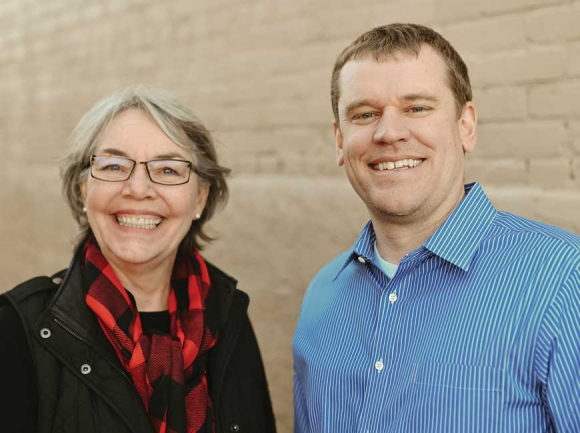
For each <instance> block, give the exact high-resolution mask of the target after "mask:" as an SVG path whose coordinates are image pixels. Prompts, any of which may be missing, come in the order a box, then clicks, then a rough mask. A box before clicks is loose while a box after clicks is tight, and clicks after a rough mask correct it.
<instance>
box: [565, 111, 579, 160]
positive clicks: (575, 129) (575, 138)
mask: <svg viewBox="0 0 580 433" xmlns="http://www.w3.org/2000/svg"><path fill="white" fill-rule="evenodd" d="M568 125H569V128H570V129H569V132H570V138H571V140H572V148H573V150H574V154H575V155H576V156H580V121H578V120H575V121H572V122H569V123H568Z"/></svg>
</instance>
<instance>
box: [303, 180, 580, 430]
mask: <svg viewBox="0 0 580 433" xmlns="http://www.w3.org/2000/svg"><path fill="white" fill-rule="evenodd" d="M466 192H467V195H466V197H465V199H464V200H463V201H462V202H461V203H460V205H459V206H458V207H457V209H455V211H454V212H453V214H452V215H451V216H450V217H449V218H448V220H447V221H446V222H445V223H444V224H443V225H442V226H441V227H440V228H439V229H438V230H437V231H436V232H435V233H434V234H433V236H431V237H430V238H429V239H428V240H427V241H426V242H425V243H424V244H423V246H421V247H420V248H418V249H417V250H415V251H413V252H411V253H410V254H408V255H407V256H405V257H404V258H403V260H401V263H400V265H399V268H398V269H397V272H396V274H395V275H394V277H393V278H392V279H389V278H388V277H387V276H386V275H385V274H384V273H383V272H382V271H381V269H380V265H379V264H378V263H374V262H373V259H374V254H373V248H374V243H375V234H374V231H373V227H372V224H371V223H370V222H369V223H368V224H367V225H366V227H365V228H364V229H363V231H362V233H361V235H360V237H359V239H358V240H357V242H356V243H355V245H354V247H353V248H352V249H351V250H349V251H347V252H345V253H343V254H342V255H340V256H339V257H337V258H336V259H335V260H334V261H332V262H331V263H329V264H328V265H327V266H325V267H324V268H323V269H322V270H321V271H320V272H319V274H318V275H317V276H316V277H315V278H314V280H313V281H312V283H311V285H310V287H309V288H308V290H307V292H306V294H305V297H304V300H303V305H302V311H301V313H300V318H299V321H298V325H297V327H296V332H295V335H294V340H293V352H294V370H295V371H294V395H295V398H294V400H295V431H296V432H297V433H307V432H313V433H314V432H332V433H335V432H349V433H350V432H361V433H365V432H369V433H370V432H372V433H385V432H400V433H410V432H411V433H412V432H421V433H423V432H429V433H439V432H441V433H443V432H445V433H453V432H469V433H472V432H481V433H490V432H526V433H535V432H538V433H539V432H547V431H548V432H550V431H558V432H559V431H565V432H580V237H579V236H577V235H574V234H572V233H569V232H566V231H563V230H560V229H558V228H555V227H551V226H548V225H545V224H541V223H537V222H533V221H529V220H526V219H524V218H520V217H517V216H514V215H511V214H508V213H504V212H498V211H496V210H495V209H494V207H493V206H492V205H491V203H490V202H489V200H488V198H487V196H486V195H485V193H484V192H483V189H482V188H481V186H480V185H479V184H472V185H467V186H466ZM394 294H395V295H396V296H394Z"/></svg>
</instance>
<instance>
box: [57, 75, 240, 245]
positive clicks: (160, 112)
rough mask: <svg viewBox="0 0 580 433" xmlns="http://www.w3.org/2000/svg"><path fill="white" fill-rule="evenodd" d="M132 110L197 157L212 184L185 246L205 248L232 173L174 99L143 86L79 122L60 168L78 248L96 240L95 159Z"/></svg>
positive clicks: (111, 98)
mask: <svg viewBox="0 0 580 433" xmlns="http://www.w3.org/2000/svg"><path fill="white" fill-rule="evenodd" d="M128 109H139V110H143V111H144V112H145V113H147V114H149V115H150V116H151V118H152V119H153V120H154V121H155V122H156V123H157V125H158V126H159V128H161V130H162V131H163V132H164V133H165V134H166V135H167V136H168V137H169V138H170V139H171V140H172V141H173V142H175V144H177V145H178V146H179V147H181V148H183V149H185V150H186V151H187V152H188V153H190V154H191V156H192V157H193V162H194V166H195V171H196V173H197V175H198V176H199V178H200V180H201V181H202V182H205V183H207V184H209V186H210V187H209V194H208V197H207V203H206V206H205V209H204V211H203V213H202V215H201V217H200V218H199V219H198V220H195V221H193V222H192V224H191V227H190V229H189V231H188V232H187V234H186V235H185V237H184V238H183V240H182V242H181V245H180V246H181V247H182V248H185V249H191V248H194V249H198V250H200V249H201V248H202V246H201V243H200V239H201V240H203V241H206V242H209V241H211V240H213V238H212V237H211V236H209V235H208V234H207V233H206V232H204V231H203V226H204V225H205V223H206V222H207V221H209V219H210V218H211V217H212V216H213V214H214V212H215V211H216V209H217V207H218V206H220V205H221V206H223V205H224V204H225V203H226V201H227V198H228V187H227V184H226V180H225V179H226V177H227V176H228V175H229V173H230V170H229V169H228V168H226V167H222V166H220V165H219V164H218V161H217V154H216V151H215V146H214V140H213V138H212V136H211V134H210V133H209V131H208V129H207V128H206V127H205V126H204V125H203V123H202V122H201V121H200V120H199V119H198V118H197V117H196V116H195V115H194V114H193V113H192V112H191V111H190V110H189V109H188V107H186V106H185V105H183V104H182V103H181V102H180V101H179V100H178V99H177V98H175V96H173V95H172V94H170V93H168V92H166V91H164V90H160V89H151V88H146V87H143V86H132V87H128V88H127V89H125V90H123V91H121V92H118V93H115V94H112V95H110V96H107V97H105V98H103V99H101V100H100V101H98V102H97V103H96V104H95V105H94V106H93V107H92V108H91V109H89V111H88V112H87V113H85V114H84V115H83V116H82V118H81V119H80V121H79V123H78V124H77V126H76V127H75V129H74V130H73V132H72V134H71V137H70V141H69V150H68V152H67V154H66V155H65V157H64V158H63V160H62V163H61V178H62V182H63V184H62V191H63V195H64V197H65V199H66V201H67V203H68V205H69V207H70V209H71V212H72V214H73V217H74V219H75V220H76V221H77V223H78V226H79V229H80V231H81V233H80V236H79V241H78V242H77V245H76V246H77V247H79V246H80V245H81V244H82V243H83V242H84V241H85V240H86V239H87V237H88V236H90V235H91V234H92V231H91V228H90V226H89V223H88V220H87V217H86V214H85V212H84V211H83V206H84V205H83V198H82V194H81V188H80V186H81V183H82V182H84V181H86V179H87V176H88V175H89V168H90V162H89V159H90V156H91V155H92V154H94V153H95V150H96V148H97V145H98V142H99V139H100V137H101V135H102V134H103V132H104V131H105V130H106V128H107V127H108V125H109V124H110V123H111V121H112V120H113V119H114V118H115V116H116V115H117V114H119V113H121V112H123V111H125V110H128Z"/></svg>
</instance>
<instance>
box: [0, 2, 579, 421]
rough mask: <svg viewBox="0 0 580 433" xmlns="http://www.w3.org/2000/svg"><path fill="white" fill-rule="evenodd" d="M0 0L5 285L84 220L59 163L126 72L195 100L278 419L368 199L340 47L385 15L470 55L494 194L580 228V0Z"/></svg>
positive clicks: (34, 267)
mask: <svg viewBox="0 0 580 433" xmlns="http://www.w3.org/2000/svg"><path fill="white" fill-rule="evenodd" d="M355 3H356V2H352V1H344V0H334V1H332V2H331V1H329V0H327V1H323V0H320V1H311V0H296V1H292V2H286V1H282V0H270V1H267V0H249V1H246V2H235V1H233V0H214V1H211V2H210V1H190V0H173V1H171V2H159V1H153V0H134V1H129V0H125V1H122V0H108V1H100V2H92V3H88V2H81V1H78V0H51V1H50V2H49V1H44V0H29V1H24V0H3V1H2V2H1V3H0V28H1V29H2V31H1V32H0V77H2V79H1V80H0V98H1V100H2V104H0V150H1V153H2V158H0V185H2V187H1V189H0V200H1V203H2V206H1V207H0V221H2V224H1V225H0V242H1V244H2V249H1V250H0V274H1V275H2V276H3V279H2V281H3V283H2V287H1V288H0V291H2V290H6V289H8V288H9V287H11V286H12V285H14V284H15V283H17V282H18V281H21V280H23V279H24V278H27V277H30V276H33V275H37V274H42V273H50V272H52V271H54V270H56V269H59V268H62V267H65V266H66V265H67V263H68V260H69V258H70V251H71V241H72V239H73V238H74V234H75V229H74V224H73V222H72V219H71V218H70V216H69V214H68V211H67V210H66V209H65V208H64V202H63V200H62V199H61V196H60V192H59V188H60V181H59V178H58V170H57V161H58V159H59V158H60V156H61V155H62V153H63V152H64V151H65V148H66V141H67V137H68V134H69V133H70V131H71V130H72V128H73V127H74V125H75V123H76V122H77V121H78V119H79V117H80V116H81V115H82V113H84V112H85V111H86V110H87V109H88V108H89V107H90V106H91V105H92V104H93V103H94V102H95V100H96V99H98V98H100V97H101V96H103V95H105V94H108V93H109V92H111V91H113V90H117V89H119V88H122V87H124V86H125V85H128V84H132V83H144V84H149V85H154V86H160V87H164V88H167V89H169V90H171V91H173V92H175V93H176V94H178V95H179V96H180V97H181V98H182V99H184V100H185V101H186V102H187V103H189V104H190V105H191V106H192V107H193V108H194V109H195V111H196V112H197V114H199V115H200V117H201V118H202V119H204V120H205V121H206V123H207V124H208V126H209V127H210V128H211V129H212V131H214V133H215V135H216V137H217V138H218V140H219V147H218V152H219V153H220V155H221V157H222V160H223V162H224V163H226V164H227V165H229V166H231V167H232V168H233V176H232V179H231V189H232V199H231V201H230V204H229V206H228V207H227V208H226V210H225V211H223V212H222V213H221V214H220V215H219V216H218V217H217V218H216V220H215V222H214V224H213V228H214V232H215V233H217V234H219V235H220V240H218V241H217V242H216V243H215V244H214V245H212V246H211V247H210V248H208V250H207V254H206V255H207V257H209V258H210V259H211V260H212V261H213V262H215V263H216V264H218V265H220V266H221V267H222V268H224V269H225V270H226V271H228V272H229V273H231V274H232V275H234V276H236V277H237V278H238V279H239V280H240V286H241V287H242V288H243V289H245V290H246V291H247V292H248V293H249V294H250V296H251V298H252V302H251V305H250V314H251V317H252V319H253V321H254V324H255V327H256V331H257V334H258V338H259V340H260V342H261V345H262V350H263V354H264V358H265V362H266V367H267V373H268V377H269V380H270V382H271V389H272V395H273V399H274V405H275V410H276V413H277V418H278V425H279V428H280V431H281V432H290V431H291V429H292V397H291V376H292V361H291V350H290V344H291V336H292V332H293V329H294V325H295V321H296V318H297V314H298V311H299V306H300V301H301V297H302V294H303V291H304V289H305V287H306V286H307V284H308V282H309V280H310V279H311V278H312V276H313V275H314V273H315V272H316V270H317V269H318V268H319V267H320V266H321V265H322V264H323V263H325V262H326V261H328V260H330V259H331V258H332V257H333V256H334V255H335V254H337V253H338V252H340V251H341V250H343V249H345V248H346V247H348V246H349V245H350V244H351V243H352V242H353V240H354V239H355V238H356V236H357V234H358V231H359V230H360V228H361V227H362V225H363V223H364V221H365V219H366V212H365V209H364V208H363V206H362V204H361V202H360V201H359V199H358V197H357V196H356V195H355V194H354V193H353V192H352V191H351V188H350V186H349V185H348V182H346V181H345V178H344V173H343V172H342V170H341V169H339V168H337V167H336V166H335V158H334V144H333V139H332V131H331V126H330V122H331V118H332V113H331V109H330V103H329V76H330V70H331V67H332V64H333V62H334V59H335V57H336V55H337V54H338V52H339V51H340V50H341V49H342V48H344V47H345V46H346V45H347V44H348V43H349V42H350V41H351V40H352V39H354V38H355V37H356V36H358V35H359V34H360V33H361V32H363V31H365V30H367V29H369V28H371V27H373V26H375V25H381V24H385V23H388V22H392V21H413V22H419V23H424V24H427V25H430V26H432V27H434V28H436V29H437V30H439V31H440V32H441V33H442V34H443V35H444V36H446V37H447V38H448V39H449V40H450V41H451V42H452V43H453V44H454V45H455V46H456V48H457V49H458V50H459V52H460V54H462V56H463V57H464V59H465V60H466V62H467V63H468V66H469V68H470V72H471V76H472V83H473V86H474V96H475V102H476V105H477V106H478V108H479V115H480V129H479V140H478V147H477V149H476V151H475V153H473V154H471V155H469V156H468V178H469V180H479V181H481V182H482V183H483V185H484V187H485V188H486V190H487V191H488V192H489V193H490V195H491V197H492V199H493V201H494V202H495V203H496V205H498V206H499V207H500V208H502V209H505V210H509V211H513V212H517V213H520V214H523V215H526V216H528V217H531V218H534V219H539V220H542V221H545V222H548V223H552V224H557V225H560V226H562V227H564V228H567V229H569V230H572V231H575V232H577V233H580V195H579V194H578V192H579V190H580V103H579V102H578V101H579V100H580V26H579V25H578V22H580V0H485V1H466V0H405V1H403V0H390V1H385V0H371V1H367V2H365V6H364V7H362V6H359V5H356V4H355Z"/></svg>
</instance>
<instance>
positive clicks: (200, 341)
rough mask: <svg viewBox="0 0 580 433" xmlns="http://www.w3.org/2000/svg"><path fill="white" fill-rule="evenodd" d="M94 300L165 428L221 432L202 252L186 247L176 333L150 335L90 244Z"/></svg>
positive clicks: (175, 294)
mask: <svg viewBox="0 0 580 433" xmlns="http://www.w3.org/2000/svg"><path fill="white" fill-rule="evenodd" d="M84 278H85V284H86V287H88V293H87V296H86V302H87V305H88V306H89V308H91V310H92V311H93V312H94V313H95V315H96V316H97V318H98V320H99V324H100V325H101V328H102V329H103V331H104V333H105V335H106V336H107V338H108V339H109V341H110V342H111V344H112V345H113V347H114V348H115V351H116V352H117V356H118V357H119V359H120V360H121V363H122V364H123V366H124V367H125V370H126V371H127V372H128V373H129V375H130V376H131V379H132V380H133V384H134V385H135V388H137V391H138V392H139V395H140V396H141V399H142V400H143V403H144V405H145V409H146V410H147V413H148V414H149V418H150V419H151V421H152V423H153V426H154V428H155V430H156V431H157V432H159V433H194V432H195V433H198V432H204V433H209V432H214V431H215V422H214V419H213V405H212V402H211V399H210V396H209V391H208V386H207V378H206V372H207V368H206V361H207V355H208V350H209V349H210V348H211V347H213V346H214V345H215V344H216V341H217V318H216V317H215V312H216V311H217V310H216V308H215V307H216V306H215V296H214V294H213V291H212V290H210V281H209V275H208V271H207V266H206V264H205V262H204V260H203V258H202V257H201V255H200V254H199V253H198V252H197V251H194V252H193V254H191V255H188V254H183V253H179V254H178V256H177V259H176V261H175V265H174V268H173V275H172V279H171V283H172V290H171V293H170V295H169V301H168V309H169V315H170V326H171V328H170V329H171V335H158V334H153V335H146V334H143V330H142V327H141V320H140V318H139V312H138V311H137V307H136V304H135V299H134V298H133V296H132V295H131V293H129V292H128V291H127V290H125V289H124V288H123V286H122V285H121V283H120V282H119V279H118V278H117V276H116V275H115V272H114V271H113V269H112V267H111V266H110V265H109V263H108V262H107V260H106V259H105V257H104V256H103V254H102V253H101V251H100V249H99V247H98V246H97V245H96V243H94V241H89V242H88V243H87V245H86V247H85V271H84Z"/></svg>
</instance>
